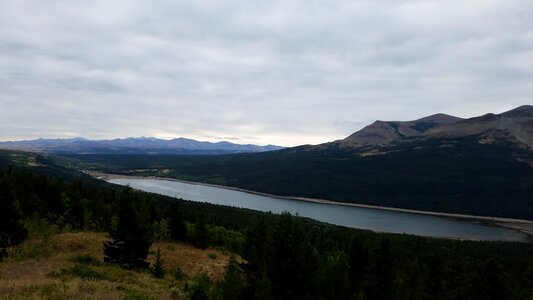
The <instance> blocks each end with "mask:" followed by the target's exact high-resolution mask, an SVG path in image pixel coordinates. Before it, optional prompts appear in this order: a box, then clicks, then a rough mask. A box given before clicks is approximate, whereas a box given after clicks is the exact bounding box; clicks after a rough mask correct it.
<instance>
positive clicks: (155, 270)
mask: <svg viewBox="0 0 533 300" xmlns="http://www.w3.org/2000/svg"><path fill="white" fill-rule="evenodd" d="M152 274H153V275H154V277H155V278H159V279H161V278H163V277H165V267H164V265H163V260H162V259H161V249H159V248H158V249H157V253H156V255H155V262H154V265H153V267H152Z"/></svg>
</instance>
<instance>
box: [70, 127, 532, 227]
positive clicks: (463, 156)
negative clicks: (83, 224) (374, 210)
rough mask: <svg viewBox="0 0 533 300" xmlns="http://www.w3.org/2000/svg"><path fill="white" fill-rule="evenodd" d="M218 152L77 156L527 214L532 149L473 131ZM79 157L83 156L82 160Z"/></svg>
mask: <svg viewBox="0 0 533 300" xmlns="http://www.w3.org/2000/svg"><path fill="white" fill-rule="evenodd" d="M367 151H368V149H349V148H344V147H339V146H338V145H336V144H325V145H322V146H312V147H311V146H302V147H296V148H290V149H285V150H280V151H274V152H268V153H259V154H240V155H223V156H214V157H208V156H166V155H120V156H115V155H77V156H70V158H71V159H70V160H68V163H69V164H74V165H76V164H77V167H79V168H89V169H96V170H103V171H105V172H110V173H119V174H127V175H155V176H164V177H174V178H180V179H185V180H191V181H199V182H208V183H214V184H221V185H226V186H232V187H239V188H244V189H248V190H253V191H258V192H265V193H271V194H275V195H283V196H300V197H310V198H322V199H328V200H334V201H341V202H352V203H361V204H372V205H381V206H390V207H399V208H410V209H419V210H428V211H441V212H450V213H463V214H474V215H486V216H497V217H511V218H523V219H533V196H532V195H533V167H531V166H530V165H529V164H528V163H527V161H531V160H532V158H533V154H532V152H531V151H529V150H527V149H519V148H516V147H515V146H514V145H513V144H510V143H506V142H500V143H494V144H480V143H479V142H478V140H477V138H475V137H462V138H449V139H445V138H441V139H430V140H413V141H411V142H410V143H409V144H407V145H405V144H398V145H391V146H388V147H383V148H380V151H381V153H377V154H375V155H366V154H363V155H362V152H363V153H366V152H367ZM80 162H81V163H80Z"/></svg>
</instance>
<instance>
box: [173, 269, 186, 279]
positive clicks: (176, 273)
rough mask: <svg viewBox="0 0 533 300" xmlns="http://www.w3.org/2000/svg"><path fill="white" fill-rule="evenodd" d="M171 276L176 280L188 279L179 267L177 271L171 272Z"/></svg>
mask: <svg viewBox="0 0 533 300" xmlns="http://www.w3.org/2000/svg"><path fill="white" fill-rule="evenodd" d="M170 274H171V275H172V277H174V279H176V280H183V279H185V278H187V275H186V274H185V273H183V271H182V270H181V269H180V268H179V267H176V268H175V269H172V270H170Z"/></svg>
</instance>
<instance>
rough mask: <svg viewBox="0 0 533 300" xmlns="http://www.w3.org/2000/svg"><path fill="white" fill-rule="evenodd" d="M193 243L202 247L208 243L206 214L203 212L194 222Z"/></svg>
mask: <svg viewBox="0 0 533 300" xmlns="http://www.w3.org/2000/svg"><path fill="white" fill-rule="evenodd" d="M192 243H193V245H195V246H196V247H198V248H200V249H205V248H207V245H208V232H207V224H206V221H205V216H204V215H203V214H201V215H200V216H199V217H198V218H197V219H196V223H194V232H193V236H192Z"/></svg>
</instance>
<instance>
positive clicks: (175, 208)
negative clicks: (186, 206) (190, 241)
mask: <svg viewBox="0 0 533 300" xmlns="http://www.w3.org/2000/svg"><path fill="white" fill-rule="evenodd" d="M169 217H170V221H169V226H170V235H171V238H172V240H175V241H187V226H186V225H185V222H184V220H183V213H182V212H181V210H180V209H179V204H178V203H177V202H173V203H172V204H171V206H170V216H169Z"/></svg>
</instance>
